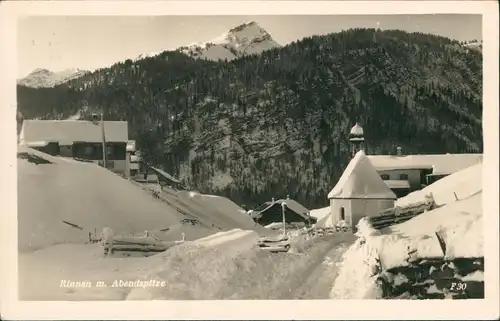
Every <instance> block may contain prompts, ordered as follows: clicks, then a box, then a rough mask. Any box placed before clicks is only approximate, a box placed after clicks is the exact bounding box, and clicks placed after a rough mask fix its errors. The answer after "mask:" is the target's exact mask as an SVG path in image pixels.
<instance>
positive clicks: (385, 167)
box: [368, 149, 483, 197]
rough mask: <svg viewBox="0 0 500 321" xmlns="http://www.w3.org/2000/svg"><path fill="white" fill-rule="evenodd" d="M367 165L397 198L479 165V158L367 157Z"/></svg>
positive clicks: (399, 155) (440, 155)
mask: <svg viewBox="0 0 500 321" xmlns="http://www.w3.org/2000/svg"><path fill="white" fill-rule="evenodd" d="M368 158H369V159H370V161H371V163H372V164H373V166H374V167H375V169H376V170H377V172H378V173H379V174H380V176H381V177H382V179H383V180H384V181H385V182H386V184H387V185H388V186H389V187H390V188H391V189H393V191H394V192H395V193H396V194H397V195H398V197H403V196H405V195H407V194H408V193H411V192H413V191H416V190H420V189H422V188H423V187H425V186H427V185H430V184H432V183H434V182H436V181H437V180H439V179H441V178H443V177H446V176H448V175H451V174H453V173H456V172H459V171H461V170H464V169H466V168H469V167H471V166H474V165H477V164H481V163H482V161H483V155H482V154H434V155H403V154H402V152H401V149H398V153H397V155H369V156H368Z"/></svg>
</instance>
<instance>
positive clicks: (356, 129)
mask: <svg viewBox="0 0 500 321" xmlns="http://www.w3.org/2000/svg"><path fill="white" fill-rule="evenodd" d="M350 135H352V136H363V135H364V132H363V127H361V126H360V125H359V124H358V123H356V125H354V126H353V127H352V128H351V132H350Z"/></svg>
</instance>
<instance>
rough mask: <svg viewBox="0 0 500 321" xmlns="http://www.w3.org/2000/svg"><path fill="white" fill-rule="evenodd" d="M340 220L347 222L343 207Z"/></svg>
mask: <svg viewBox="0 0 500 321" xmlns="http://www.w3.org/2000/svg"><path fill="white" fill-rule="evenodd" d="M340 220H341V221H345V209H344V208H343V207H341V208H340Z"/></svg>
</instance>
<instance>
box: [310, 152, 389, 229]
mask: <svg viewBox="0 0 500 321" xmlns="http://www.w3.org/2000/svg"><path fill="white" fill-rule="evenodd" d="M396 198H397V196H396V194H394V192H393V191H392V190H391V189H390V188H389V187H388V186H387V184H385V182H384V181H383V180H382V178H381V177H380V175H379V173H378V172H377V171H376V170H375V168H374V167H373V165H372V164H371V161H370V159H369V158H368V157H367V156H366V155H365V152H364V150H360V151H358V152H357V153H356V154H355V156H354V158H353V159H352V160H351V161H350V162H349V165H347V167H346V169H345V170H344V173H342V176H341V177H340V179H339V180H338V182H337V184H336V185H335V187H334V188H333V189H332V190H331V191H330V193H328V199H329V200H330V215H327V216H326V217H325V218H324V219H322V220H321V221H320V222H318V224H317V226H318V225H319V226H321V227H334V226H336V224H337V223H338V222H340V221H345V222H346V223H347V224H348V225H349V226H350V227H351V229H354V227H355V226H356V225H357V223H358V221H359V220H360V219H361V218H362V217H364V216H370V215H378V214H379V213H380V212H382V211H383V210H385V209H388V208H391V207H394V202H395V200H396Z"/></svg>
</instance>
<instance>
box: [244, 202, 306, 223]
mask: <svg viewBox="0 0 500 321" xmlns="http://www.w3.org/2000/svg"><path fill="white" fill-rule="evenodd" d="M283 205H285V221H286V222H287V223H305V224H307V225H310V224H314V223H316V219H315V218H314V217H312V216H310V213H309V210H308V209H307V208H305V207H304V206H302V205H301V204H300V203H298V202H297V201H295V200H292V199H289V198H287V199H279V200H277V201H274V200H273V201H271V202H266V203H265V204H263V205H262V206H260V207H259V208H257V209H256V210H254V211H252V212H251V214H250V215H251V217H252V219H253V220H254V221H255V222H256V223H258V224H260V225H268V224H271V223H275V222H283Z"/></svg>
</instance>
